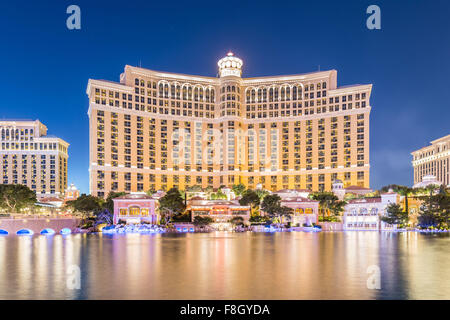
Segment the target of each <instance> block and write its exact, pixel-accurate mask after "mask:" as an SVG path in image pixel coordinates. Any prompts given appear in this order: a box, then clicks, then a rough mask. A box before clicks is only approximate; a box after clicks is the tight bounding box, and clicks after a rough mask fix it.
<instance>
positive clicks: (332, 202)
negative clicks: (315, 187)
mask: <svg viewBox="0 0 450 320" xmlns="http://www.w3.org/2000/svg"><path fill="white" fill-rule="evenodd" d="M309 198H310V199H312V200H316V201H319V207H320V209H319V210H320V211H322V219H323V218H324V217H325V213H327V215H330V214H329V213H330V210H332V209H333V208H334V210H335V211H336V210H338V209H339V206H342V205H343V204H340V205H337V204H336V203H337V202H338V201H339V198H338V197H337V196H336V195H335V194H334V193H332V192H315V193H311V194H310V195H309Z"/></svg>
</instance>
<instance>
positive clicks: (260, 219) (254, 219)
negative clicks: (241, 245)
mask: <svg viewBox="0 0 450 320" xmlns="http://www.w3.org/2000/svg"><path fill="white" fill-rule="evenodd" d="M269 220H270V218H269V217H266V216H256V215H255V216H251V217H250V219H249V220H248V221H249V222H251V223H252V224H266V223H267V222H268V221H269Z"/></svg>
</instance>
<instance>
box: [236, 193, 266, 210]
mask: <svg viewBox="0 0 450 320" xmlns="http://www.w3.org/2000/svg"><path fill="white" fill-rule="evenodd" d="M260 203H261V199H260V197H259V195H258V194H257V193H256V192H255V191H253V190H250V189H248V190H246V191H245V192H244V193H243V194H242V197H241V199H239V204H240V205H241V206H252V207H253V208H255V207H259V205H260Z"/></svg>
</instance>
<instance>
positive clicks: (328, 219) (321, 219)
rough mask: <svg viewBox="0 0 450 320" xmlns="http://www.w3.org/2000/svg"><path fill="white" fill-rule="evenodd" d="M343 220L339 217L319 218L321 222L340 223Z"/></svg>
mask: <svg viewBox="0 0 450 320" xmlns="http://www.w3.org/2000/svg"><path fill="white" fill-rule="evenodd" d="M340 221H341V219H340V218H339V217H337V216H326V217H324V216H319V222H340Z"/></svg>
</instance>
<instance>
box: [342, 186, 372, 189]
mask: <svg viewBox="0 0 450 320" xmlns="http://www.w3.org/2000/svg"><path fill="white" fill-rule="evenodd" d="M345 190H372V189H370V188H364V187H358V186H348V187H347V188H345Z"/></svg>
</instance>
